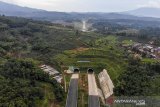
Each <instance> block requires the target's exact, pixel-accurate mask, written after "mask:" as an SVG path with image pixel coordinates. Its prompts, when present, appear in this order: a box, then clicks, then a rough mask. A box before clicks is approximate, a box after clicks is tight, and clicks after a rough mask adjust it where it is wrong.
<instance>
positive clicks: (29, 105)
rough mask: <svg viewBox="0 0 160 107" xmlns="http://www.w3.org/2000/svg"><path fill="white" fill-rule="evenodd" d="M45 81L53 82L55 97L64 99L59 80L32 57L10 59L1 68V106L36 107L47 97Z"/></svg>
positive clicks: (59, 99) (58, 99) (59, 100)
mask: <svg viewBox="0 0 160 107" xmlns="http://www.w3.org/2000/svg"><path fill="white" fill-rule="evenodd" d="M43 83H48V84H51V85H52V86H53V87H54V89H53V90H52V91H53V93H54V94H55V99H56V100H57V101H58V102H61V101H63V98H64V93H63V90H62V87H61V86H60V85H59V84H58V83H57V81H55V80H53V79H51V78H50V77H49V74H47V73H45V72H43V71H42V70H41V69H40V68H39V67H38V66H37V64H36V63H35V62H34V61H33V60H30V59H10V60H8V61H6V62H5V63H4V64H3V65H1V68H0V84H1V86H0V106H1V107H35V106H37V103H36V102H37V101H41V100H43V99H44V97H45V91H44V88H43V87H42V84H43Z"/></svg>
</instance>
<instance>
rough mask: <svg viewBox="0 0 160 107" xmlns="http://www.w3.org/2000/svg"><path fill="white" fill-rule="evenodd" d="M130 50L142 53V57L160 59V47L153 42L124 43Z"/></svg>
mask: <svg viewBox="0 0 160 107" xmlns="http://www.w3.org/2000/svg"><path fill="white" fill-rule="evenodd" d="M123 47H125V48H127V49H128V51H131V52H134V53H136V54H139V55H141V56H142V57H147V58H153V59H160V47H156V46H154V45H151V44H142V43H135V44H133V45H123Z"/></svg>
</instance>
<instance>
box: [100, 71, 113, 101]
mask: <svg viewBox="0 0 160 107" xmlns="http://www.w3.org/2000/svg"><path fill="white" fill-rule="evenodd" d="M98 79H99V83H100V86H101V89H102V93H103V95H104V99H105V103H108V99H109V98H110V97H111V96H112V95H113V89H114V85H113V82H112V80H111V78H110V76H109V75H108V73H107V70H105V69H104V70H103V71H102V72H100V73H99V75H98Z"/></svg>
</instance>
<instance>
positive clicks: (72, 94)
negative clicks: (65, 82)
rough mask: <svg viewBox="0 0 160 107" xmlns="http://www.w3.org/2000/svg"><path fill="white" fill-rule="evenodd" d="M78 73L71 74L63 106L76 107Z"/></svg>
mask: <svg viewBox="0 0 160 107" xmlns="http://www.w3.org/2000/svg"><path fill="white" fill-rule="evenodd" d="M78 78H79V74H72V77H71V80H70V85H69V89H68V95H67V100H66V106H65V107H77V98H78Z"/></svg>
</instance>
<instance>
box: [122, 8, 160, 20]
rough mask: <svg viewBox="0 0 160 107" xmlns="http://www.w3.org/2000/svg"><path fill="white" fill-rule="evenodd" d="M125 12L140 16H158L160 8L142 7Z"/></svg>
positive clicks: (159, 16) (159, 15)
mask: <svg viewBox="0 0 160 107" xmlns="http://www.w3.org/2000/svg"><path fill="white" fill-rule="evenodd" d="M125 13H128V14H130V15H135V16H141V17H156V18H160V8H149V7H144V8H139V9H136V10H131V11H127V12H125Z"/></svg>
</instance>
